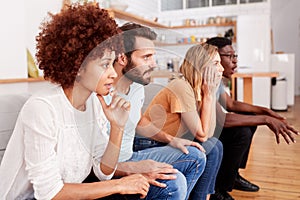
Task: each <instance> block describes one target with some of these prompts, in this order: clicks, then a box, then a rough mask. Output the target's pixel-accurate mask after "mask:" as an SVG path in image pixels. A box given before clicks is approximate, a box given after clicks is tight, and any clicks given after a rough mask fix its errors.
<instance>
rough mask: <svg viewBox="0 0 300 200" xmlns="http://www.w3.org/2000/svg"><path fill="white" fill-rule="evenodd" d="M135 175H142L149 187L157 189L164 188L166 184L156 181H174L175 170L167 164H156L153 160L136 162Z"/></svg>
mask: <svg viewBox="0 0 300 200" xmlns="http://www.w3.org/2000/svg"><path fill="white" fill-rule="evenodd" d="M135 171H136V173H141V174H143V175H144V176H145V177H146V178H147V179H148V182H149V183H150V184H151V185H155V186H158V187H166V184H164V183H160V182H158V181H156V179H161V180H174V179H176V175H175V174H176V173H177V172H178V171H177V169H174V168H173V166H172V165H169V164H167V163H161V162H156V161H154V160H141V161H139V162H136V166H135Z"/></svg>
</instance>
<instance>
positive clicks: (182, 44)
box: [154, 42, 200, 47]
mask: <svg viewBox="0 0 300 200" xmlns="http://www.w3.org/2000/svg"><path fill="white" fill-rule="evenodd" d="M154 44H155V46H158V47H162V46H184V45H195V44H200V42H191V43H164V42H154Z"/></svg>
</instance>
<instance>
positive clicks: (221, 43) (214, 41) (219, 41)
mask: <svg viewBox="0 0 300 200" xmlns="http://www.w3.org/2000/svg"><path fill="white" fill-rule="evenodd" d="M206 43H207V44H211V45H214V46H216V47H218V49H221V48H223V47H225V46H227V45H232V42H231V40H229V39H227V38H225V37H213V38H210V39H208V40H207V41H206Z"/></svg>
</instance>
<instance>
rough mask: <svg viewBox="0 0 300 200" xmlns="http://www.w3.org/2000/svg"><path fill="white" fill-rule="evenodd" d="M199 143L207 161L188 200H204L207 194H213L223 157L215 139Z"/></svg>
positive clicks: (219, 143)
mask: <svg viewBox="0 0 300 200" xmlns="http://www.w3.org/2000/svg"><path fill="white" fill-rule="evenodd" d="M199 143H200V144H201V145H202V146H203V147H204V149H205V150H206V159H207V160H206V166H205V169H204V172H203V174H202V176H201V177H200V178H199V180H198V181H197V183H196V185H195V187H194V189H193V191H192V192H191V194H190V200H192V199H193V200H202V199H203V200H205V199H206V196H207V195H208V194H214V193H215V184H216V178H217V174H218V171H219V168H220V165H221V162H222V157H223V145H222V143H221V141H220V140H218V139H217V138H215V137H211V138H209V139H208V140H207V141H206V142H203V143H201V142H199Z"/></svg>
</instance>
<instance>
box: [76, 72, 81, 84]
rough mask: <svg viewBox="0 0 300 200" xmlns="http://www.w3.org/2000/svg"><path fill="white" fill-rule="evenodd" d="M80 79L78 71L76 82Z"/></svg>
mask: <svg viewBox="0 0 300 200" xmlns="http://www.w3.org/2000/svg"><path fill="white" fill-rule="evenodd" d="M80 79H81V76H80V73H79V72H78V73H77V76H76V79H75V80H76V82H79V81H80Z"/></svg>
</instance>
